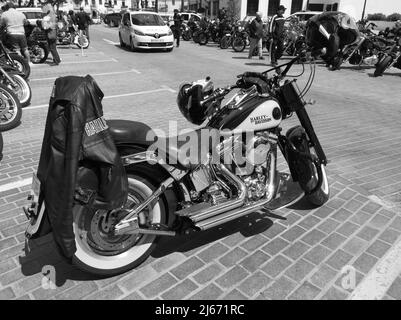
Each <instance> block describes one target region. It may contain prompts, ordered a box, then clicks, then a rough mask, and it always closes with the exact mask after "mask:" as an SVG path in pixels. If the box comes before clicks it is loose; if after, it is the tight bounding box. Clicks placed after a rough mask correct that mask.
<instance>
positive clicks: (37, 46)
mask: <svg viewBox="0 0 401 320" xmlns="http://www.w3.org/2000/svg"><path fill="white" fill-rule="evenodd" d="M25 35H26V39H27V43H28V51H29V56H30V59H31V62H32V63H34V64H38V63H44V62H45V61H46V60H47V57H48V56H49V47H48V44H47V36H46V33H45V31H44V30H43V29H42V28H41V23H40V21H39V20H38V21H37V25H36V26H34V25H31V24H30V25H28V26H25Z"/></svg>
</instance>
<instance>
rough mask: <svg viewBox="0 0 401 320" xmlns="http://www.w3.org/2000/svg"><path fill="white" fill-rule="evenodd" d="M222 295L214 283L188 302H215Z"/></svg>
mask: <svg viewBox="0 0 401 320" xmlns="http://www.w3.org/2000/svg"><path fill="white" fill-rule="evenodd" d="M222 294H223V291H222V290H221V289H220V288H219V287H218V286H216V285H215V284H214V283H211V284H209V285H208V286H207V287H205V288H203V289H202V290H200V291H199V292H197V293H196V294H194V295H193V296H191V297H190V298H189V299H190V300H216V299H218V298H219V296H221V295H222Z"/></svg>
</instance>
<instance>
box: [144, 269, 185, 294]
mask: <svg viewBox="0 0 401 320" xmlns="http://www.w3.org/2000/svg"><path fill="white" fill-rule="evenodd" d="M175 283H177V280H176V279H175V278H174V277H173V276H172V275H170V274H168V273H165V274H164V275H162V276H160V277H159V278H157V279H156V280H153V281H152V282H151V283H149V284H147V285H145V286H144V287H142V288H141V289H140V292H141V293H143V294H144V295H145V297H147V298H153V297H156V296H158V295H159V294H160V293H162V292H164V291H166V290H167V289H168V288H170V287H171V286H173V285H174V284H175Z"/></svg>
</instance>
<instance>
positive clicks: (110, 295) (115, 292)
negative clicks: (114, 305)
mask: <svg viewBox="0 0 401 320" xmlns="http://www.w3.org/2000/svg"><path fill="white" fill-rule="evenodd" d="M123 295H124V292H123V291H122V290H121V289H120V288H119V287H118V286H117V285H116V284H115V285H112V286H110V287H107V288H105V289H102V290H101V291H98V292H95V293H94V294H91V295H90V296H88V297H86V299H87V300H116V299H118V298H119V297H121V296H123Z"/></svg>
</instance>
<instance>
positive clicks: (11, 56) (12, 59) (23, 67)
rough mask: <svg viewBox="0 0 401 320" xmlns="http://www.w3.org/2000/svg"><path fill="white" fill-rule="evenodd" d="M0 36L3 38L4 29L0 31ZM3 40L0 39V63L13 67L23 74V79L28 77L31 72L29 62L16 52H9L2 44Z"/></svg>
mask: <svg viewBox="0 0 401 320" xmlns="http://www.w3.org/2000/svg"><path fill="white" fill-rule="evenodd" d="M0 37H1V38H2V39H3V40H4V37H5V34H4V31H0ZM3 40H0V65H2V66H7V65H8V66H11V67H15V68H17V69H18V71H20V72H21V73H22V74H23V77H24V78H25V79H28V78H29V75H30V74H31V67H30V66H29V63H28V62H27V61H26V60H25V59H24V58H23V57H22V56H20V55H19V54H18V53H16V52H10V51H9V50H8V49H7V48H6V46H5V45H4V43H3Z"/></svg>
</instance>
